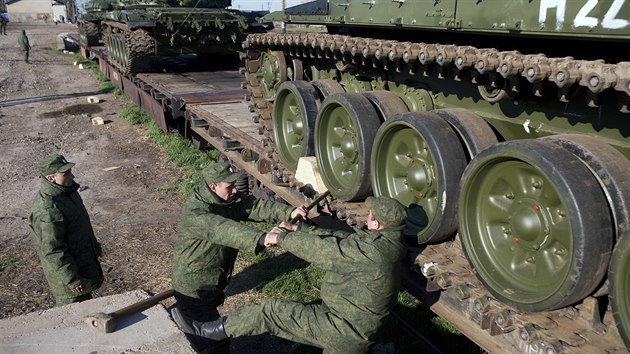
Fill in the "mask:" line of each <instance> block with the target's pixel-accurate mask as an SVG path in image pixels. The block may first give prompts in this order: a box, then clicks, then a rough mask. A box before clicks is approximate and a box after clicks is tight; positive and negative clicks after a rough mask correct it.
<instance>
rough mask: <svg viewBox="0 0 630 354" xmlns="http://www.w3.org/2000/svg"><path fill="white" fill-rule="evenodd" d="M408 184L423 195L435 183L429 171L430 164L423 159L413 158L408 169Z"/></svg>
mask: <svg viewBox="0 0 630 354" xmlns="http://www.w3.org/2000/svg"><path fill="white" fill-rule="evenodd" d="M407 185H408V186H409V188H411V189H413V190H415V191H418V193H419V194H421V195H422V196H424V195H426V193H427V191H429V189H430V188H431V186H432V185H433V178H431V175H430V173H429V166H427V164H426V163H425V162H423V161H417V160H411V161H410V162H409V168H408V169H407Z"/></svg>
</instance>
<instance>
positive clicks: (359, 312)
mask: <svg viewBox="0 0 630 354" xmlns="http://www.w3.org/2000/svg"><path fill="white" fill-rule="evenodd" d="M365 204H366V205H367V207H368V208H369V213H368V218H367V230H362V229H355V232H354V233H348V232H345V231H333V230H324V229H317V228H312V229H311V230H308V231H296V225H292V224H289V223H286V222H283V223H281V224H280V226H279V227H275V228H274V229H273V230H272V231H270V232H269V233H267V235H266V236H265V240H264V244H265V246H272V245H280V246H281V247H283V248H285V249H286V250H287V251H289V252H291V253H293V254H294V255H296V256H298V257H300V258H302V259H304V260H306V261H308V262H310V263H312V264H315V265H317V266H319V267H322V268H323V269H324V270H325V271H326V274H325V275H324V278H323V280H322V285H321V303H310V304H301V303H298V302H293V301H287V300H282V299H275V298H267V299H264V300H263V301H262V303H260V304H250V305H246V306H243V307H241V308H238V309H236V310H234V311H233V312H232V313H231V314H230V315H229V316H227V317H223V318H219V319H217V320H214V321H209V322H197V321H190V319H189V318H186V317H184V316H182V315H181V313H180V312H179V311H178V309H173V310H172V312H171V313H172V315H173V319H174V320H175V322H176V323H177V324H178V325H179V327H180V329H182V331H183V332H185V333H188V334H190V335H196V336H201V337H204V338H209V339H213V340H223V339H225V338H232V337H238V336H252V335H258V334H263V333H266V332H269V333H272V334H274V335H276V336H278V337H281V338H285V339H288V340H291V341H294V342H299V343H303V344H307V345H311V346H316V347H319V348H323V349H324V353H327V354H330V353H340V354H359V353H366V352H368V351H369V349H370V346H371V345H372V344H373V343H374V342H375V341H376V339H377V336H378V331H379V329H380V328H381V326H382V325H383V323H384V321H385V319H386V318H387V317H388V316H389V314H390V312H391V310H392V308H393V307H394V305H395V304H396V301H397V298H398V291H399V287H400V271H401V267H402V260H403V258H404V257H405V254H406V247H405V245H404V243H403V239H402V235H401V230H402V229H403V225H404V224H405V220H406V218H407V212H406V210H405V207H404V206H403V205H402V204H400V202H398V201H397V200H395V199H391V198H388V197H377V198H375V197H369V198H368V199H367V200H366V201H365Z"/></svg>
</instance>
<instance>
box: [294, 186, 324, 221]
mask: <svg viewBox="0 0 630 354" xmlns="http://www.w3.org/2000/svg"><path fill="white" fill-rule="evenodd" d="M329 194H330V191H325V192H324V193H322V194H320V195H319V197H317V198H316V199H315V200H313V202H312V203H311V204H309V205H307V206H306V208H305V209H306V212H308V211H309V210H311V209H313V208H314V207H315V206H316V205H317V204H319V202H321V201H322V200H324V198H326V197H327V196H328V195H329ZM301 219H302V215H300V214H298V215H296V216H295V217H293V218H292V219H291V220H289V223H291V224H295V223H296V222H298V221H300V220H301Z"/></svg>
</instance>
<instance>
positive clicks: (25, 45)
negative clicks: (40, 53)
mask: <svg viewBox="0 0 630 354" xmlns="http://www.w3.org/2000/svg"><path fill="white" fill-rule="evenodd" d="M18 44H19V45H20V49H22V51H23V52H24V61H25V62H26V63H28V62H29V61H28V53H29V51H30V50H31V44H30V43H29V42H28V37H27V36H26V31H25V30H22V33H21V34H20V36H19V37H18Z"/></svg>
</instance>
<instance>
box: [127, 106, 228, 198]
mask: <svg viewBox="0 0 630 354" xmlns="http://www.w3.org/2000/svg"><path fill="white" fill-rule="evenodd" d="M136 107H137V106H136ZM147 117H148V116H147ZM149 119H150V118H149ZM147 131H148V135H149V137H150V138H151V140H152V141H154V142H155V143H156V144H158V145H159V146H160V147H161V148H162V149H164V152H166V155H167V156H168V159H169V160H171V161H173V162H175V164H176V165H177V166H178V167H183V168H184V169H185V170H186V175H185V176H184V178H183V180H182V183H181V184H180V187H179V191H180V194H181V195H182V196H183V197H184V198H186V197H188V196H189V195H190V193H191V191H192V189H193V188H194V187H195V186H196V185H197V184H198V183H199V182H201V180H202V176H201V170H203V169H204V168H205V167H206V166H208V165H210V164H211V163H214V162H216V161H217V159H218V158H219V151H217V150H205V151H201V150H198V149H197V148H196V147H195V146H194V145H193V143H192V141H190V140H188V139H184V138H182V137H181V136H179V135H174V134H164V132H163V131H162V129H161V128H160V127H159V126H158V125H157V124H156V123H155V122H153V121H152V120H151V121H150V122H149V124H148V130H147Z"/></svg>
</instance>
